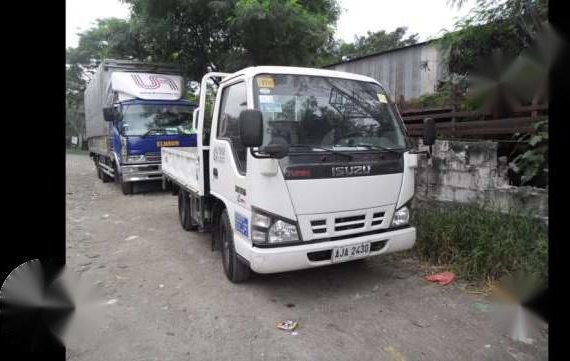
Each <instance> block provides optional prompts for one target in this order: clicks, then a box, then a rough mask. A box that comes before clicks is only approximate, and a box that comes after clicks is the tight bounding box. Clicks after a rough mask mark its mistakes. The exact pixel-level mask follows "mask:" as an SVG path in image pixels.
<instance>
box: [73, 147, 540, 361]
mask: <svg viewBox="0 0 570 361" xmlns="http://www.w3.org/2000/svg"><path fill="white" fill-rule="evenodd" d="M153 186H156V187H153ZM140 188H143V187H139V188H138V189H137V188H135V192H137V193H136V194H134V195H131V196H124V195H123V194H122V193H121V191H120V189H119V187H118V186H117V185H115V184H113V183H102V182H101V181H100V180H99V179H98V178H97V176H96V173H95V169H94V167H93V164H92V162H91V161H90V160H89V158H88V157H87V156H85V155H76V154H68V156H67V191H66V192H67V195H66V202H67V214H66V220H67V222H66V224H67V226H66V227H67V263H68V265H69V266H70V268H71V269H72V270H75V271H77V272H81V274H82V275H83V276H85V277H87V276H88V277H89V279H92V280H95V281H97V282H99V284H100V285H101V287H102V290H103V293H104V297H105V298H106V300H114V301H111V302H109V303H110V304H109V305H107V306H105V317H104V324H103V327H102V328H101V329H100V330H98V331H97V332H96V337H91V338H90V339H89V340H88V341H86V342H83V343H82V344H79V345H73V347H71V346H70V347H68V351H67V354H68V359H72V360H100V361H112V360H161V361H166V360H355V359H358V360H546V359H547V358H548V355H547V342H548V334H547V330H546V329H542V330H541V331H539V332H538V333H537V334H535V335H533V336H534V338H535V342H534V343H533V344H532V345H526V344H522V343H518V342H514V341H512V340H511V339H510V338H508V337H507V336H505V335H504V332H503V331H502V330H501V329H500V328H499V327H498V326H497V325H496V323H495V322H494V320H493V318H492V317H491V315H490V314H489V313H486V312H484V311H482V310H480V309H478V308H477V307H475V306H474V304H476V303H477V302H485V300H484V299H482V298H480V297H478V296H475V295H472V294H469V293H466V292H465V291H464V287H462V286H463V285H462V283H461V282H455V283H453V284H451V285H448V286H438V285H434V284H431V283H428V282H426V281H425V280H423V279H422V275H423V273H422V271H421V269H420V267H419V265H418V263H417V262H416V261H414V260H413V259H410V258H405V257H393V256H387V257H377V258H371V259H368V260H366V261H359V262H353V263H345V264H340V265H336V266H330V267H322V268H316V269H312V270H303V271H298V272H289V273H282V274H274V275H253V276H252V278H251V280H250V281H249V282H248V283H245V284H240V285H234V284H231V283H230V282H229V281H227V280H226V278H225V276H224V274H223V270H222V263H221V258H220V257H221V256H220V253H219V252H212V251H211V250H210V236H209V234H205V233H193V232H185V231H184V230H183V229H182V228H181V227H180V225H179V223H178V215H177V205H176V204H177V203H176V197H173V196H171V195H170V194H169V193H166V192H163V191H160V185H159V184H154V185H153V184H149V185H147V186H146V187H144V188H145V189H140ZM137 190H138V191H137ZM285 319H294V320H297V321H298V322H299V327H298V328H297V330H296V333H293V334H292V333H291V332H287V331H282V330H278V329H277V328H276V327H275V324H276V322H277V321H280V320H285Z"/></svg>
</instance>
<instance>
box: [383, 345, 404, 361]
mask: <svg viewBox="0 0 570 361" xmlns="http://www.w3.org/2000/svg"><path fill="white" fill-rule="evenodd" d="M384 351H386V352H387V353H389V354H390V356H392V360H394V361H406V357H405V356H404V354H403V353H401V352H400V351H398V350H396V348H395V347H394V346H386V347H384Z"/></svg>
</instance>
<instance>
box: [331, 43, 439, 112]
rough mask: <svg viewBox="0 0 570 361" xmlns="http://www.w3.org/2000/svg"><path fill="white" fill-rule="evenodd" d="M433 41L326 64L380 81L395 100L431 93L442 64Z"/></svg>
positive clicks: (406, 99)
mask: <svg viewBox="0 0 570 361" xmlns="http://www.w3.org/2000/svg"><path fill="white" fill-rule="evenodd" d="M441 58H442V57H441V54H440V51H439V50H438V49H437V48H436V47H435V46H434V45H433V43H429V42H427V43H420V44H416V45H412V46H408V47H404V48H400V49H394V50H390V51H386V52H382V53H379V54H376V55H371V56H366V57H362V58H359V59H355V60H350V61H347V62H344V63H340V64H334V65H331V66H328V67H326V68H327V69H331V70H338V71H345V72H349V73H356V74H361V75H366V76H369V77H372V78H374V79H376V80H378V81H379V82H380V84H382V86H383V87H384V88H385V89H386V90H387V91H388V92H389V93H390V95H391V96H392V97H393V100H394V101H399V100H400V97H401V96H402V97H403V99H404V100H405V101H409V100H411V99H415V98H417V97H419V96H421V95H424V94H432V93H433V92H434V91H435V89H436V86H437V83H438V81H439V80H441V79H443V77H444V74H445V69H446V68H445V67H444V66H443V65H442V60H441Z"/></svg>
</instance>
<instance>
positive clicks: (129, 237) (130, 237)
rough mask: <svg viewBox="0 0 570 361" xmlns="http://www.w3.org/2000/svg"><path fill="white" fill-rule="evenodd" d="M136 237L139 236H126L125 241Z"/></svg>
mask: <svg viewBox="0 0 570 361" xmlns="http://www.w3.org/2000/svg"><path fill="white" fill-rule="evenodd" d="M137 238H139V236H128V237H127V238H125V241H132V240H133V239H137Z"/></svg>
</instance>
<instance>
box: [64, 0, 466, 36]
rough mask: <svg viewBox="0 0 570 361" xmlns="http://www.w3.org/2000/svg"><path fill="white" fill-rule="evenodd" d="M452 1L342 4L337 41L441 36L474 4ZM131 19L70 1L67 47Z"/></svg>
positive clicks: (117, 9) (102, 3)
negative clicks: (370, 34)
mask: <svg viewBox="0 0 570 361" xmlns="http://www.w3.org/2000/svg"><path fill="white" fill-rule="evenodd" d="M447 1H448V0H339V4H340V6H341V8H342V9H343V11H342V13H341V16H340V19H339V21H338V23H337V31H336V38H337V39H342V40H344V41H346V42H351V41H353V40H354V36H355V35H365V34H366V32H367V31H369V30H370V31H378V30H386V31H393V30H394V29H396V28H397V27H398V26H407V27H408V33H410V34H411V33H418V34H419V40H420V41H423V40H427V39H430V38H435V37H437V36H438V34H439V33H440V31H441V30H442V29H443V28H447V29H451V28H452V27H453V24H454V23H455V20H457V18H458V17H461V16H463V15H465V14H467V13H468V11H469V10H470V9H471V7H472V5H473V4H474V2H475V1H474V0H467V3H466V4H465V5H464V6H463V8H462V9H460V10H457V9H452V8H450V7H449V6H448V5H447ZM105 17H116V18H122V19H126V18H128V17H129V8H128V6H127V5H125V4H123V3H121V2H119V0H67V1H66V25H65V26H66V39H65V43H66V46H67V47H75V46H77V42H78V37H77V33H78V32H81V31H83V30H87V29H89V28H90V27H92V26H93V25H94V24H95V20H96V19H98V18H105Z"/></svg>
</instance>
